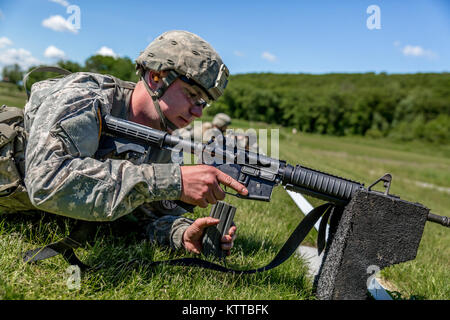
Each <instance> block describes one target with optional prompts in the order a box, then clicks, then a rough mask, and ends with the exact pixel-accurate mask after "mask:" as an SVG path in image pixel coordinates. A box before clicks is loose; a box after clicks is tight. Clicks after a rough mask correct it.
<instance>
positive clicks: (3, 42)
mask: <svg viewBox="0 0 450 320" xmlns="http://www.w3.org/2000/svg"><path fill="white" fill-rule="evenodd" d="M12 44H13V42H12V41H11V40H9V39H8V38H7V37H1V38H0V48H4V47H7V46H10V45H12Z"/></svg>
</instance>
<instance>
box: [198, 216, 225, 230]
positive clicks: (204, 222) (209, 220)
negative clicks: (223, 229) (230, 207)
mask: <svg viewBox="0 0 450 320" xmlns="http://www.w3.org/2000/svg"><path fill="white" fill-rule="evenodd" d="M219 222H220V220H219V219H215V218H213V217H203V218H198V219H197V220H195V221H194V223H193V224H195V226H196V227H197V228H198V229H199V230H200V231H201V230H203V229H205V228H207V227H210V226H214V225H216V224H218V223H219Z"/></svg>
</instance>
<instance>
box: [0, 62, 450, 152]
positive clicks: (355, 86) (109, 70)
mask: <svg viewBox="0 0 450 320" xmlns="http://www.w3.org/2000/svg"><path fill="white" fill-rule="evenodd" d="M57 65H58V66H60V67H62V68H65V69H67V70H69V71H72V72H78V71H89V72H98V73H103V74H111V75H113V76H116V77H118V78H120V79H123V80H128V81H133V82H136V81H138V78H137V76H136V74H135V68H134V63H133V62H132V61H131V59H129V58H127V57H124V58H114V57H109V56H100V55H95V56H91V57H89V58H88V59H87V60H86V61H85V63H84V65H80V64H78V63H76V62H72V61H60V62H58V63H57ZM30 69H31V68H30ZM5 70H6V71H11V72H12V73H14V74H15V76H14V77H10V78H11V79H12V78H14V79H21V77H19V76H17V72H18V71H19V73H20V70H17V68H14V67H12V66H10V67H5V68H4V69H3V79H5ZM27 71H29V70H27ZM22 75H23V73H22ZM6 76H8V75H6ZM50 76H54V74H51V73H36V74H33V75H32V77H31V78H30V82H31V83H32V82H35V81H39V80H41V79H45V78H48V77H50ZM19 81H20V80H17V81H16V83H19ZM218 112H225V113H227V114H229V115H230V116H231V117H233V118H239V119H245V120H252V121H262V122H267V123H277V124H280V125H283V126H287V127H293V128H297V129H298V130H300V131H303V132H310V133H319V134H330V135H337V136H345V135H362V136H369V137H373V138H378V137H390V138H394V139H398V140H406V141H407V140H416V139H420V140H424V141H428V142H432V143H440V144H442V143H450V73H419V74H386V73H379V74H375V73H358V74H322V75H312V74H273V73H257V74H256V73H253V74H238V75H232V76H231V77H230V79H229V83H228V87H227V89H226V90H225V93H224V95H223V96H222V97H221V98H220V99H219V100H218V101H217V102H215V103H214V104H213V106H212V107H211V109H210V110H209V112H208V113H209V114H216V113H218Z"/></svg>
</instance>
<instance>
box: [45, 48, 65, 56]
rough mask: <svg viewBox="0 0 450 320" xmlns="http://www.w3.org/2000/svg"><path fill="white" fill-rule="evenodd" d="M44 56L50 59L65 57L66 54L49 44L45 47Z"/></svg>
mask: <svg viewBox="0 0 450 320" xmlns="http://www.w3.org/2000/svg"><path fill="white" fill-rule="evenodd" d="M44 56H45V57H46V58H50V59H64V58H65V57H66V54H65V53H64V51H62V50H61V49H58V48H57V47H55V46H49V47H48V48H47V49H45V52H44Z"/></svg>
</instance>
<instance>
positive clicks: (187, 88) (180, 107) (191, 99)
mask: <svg viewBox="0 0 450 320" xmlns="http://www.w3.org/2000/svg"><path fill="white" fill-rule="evenodd" d="M201 99H203V100H205V97H204V96H203V93H202V92H201V90H200V89H199V88H196V87H195V86H191V85H189V84H187V83H185V82H183V81H182V80H180V79H177V80H175V81H174V83H172V85H171V86H170V87H169V88H168V89H167V90H166V91H165V93H164V95H163V96H162V97H161V99H160V102H159V103H160V106H161V110H162V112H164V115H165V116H166V117H167V118H168V119H169V120H170V121H171V122H173V123H174V124H175V125H176V126H177V127H178V128H183V127H186V126H187V125H188V124H190V123H191V122H192V121H194V120H195V119H196V118H200V117H201V116H202V114H203V108H204V107H205V104H201V103H199V101H202V100H201Z"/></svg>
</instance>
